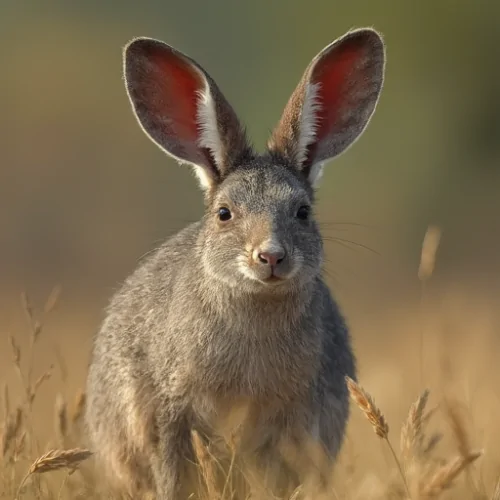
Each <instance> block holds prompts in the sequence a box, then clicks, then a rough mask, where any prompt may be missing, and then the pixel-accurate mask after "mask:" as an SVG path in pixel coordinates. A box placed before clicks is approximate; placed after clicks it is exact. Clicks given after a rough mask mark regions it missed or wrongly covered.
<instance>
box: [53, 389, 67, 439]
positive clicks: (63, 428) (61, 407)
mask: <svg viewBox="0 0 500 500" xmlns="http://www.w3.org/2000/svg"><path fill="white" fill-rule="evenodd" d="M54 410H55V411H54V413H55V415H54V417H55V422H54V427H55V433H56V436H57V439H58V441H59V444H60V445H62V446H64V444H65V442H66V437H67V435H68V411H67V407H66V401H64V398H63V396H62V395H61V394H58V395H57V397H56V403H55V408H54Z"/></svg>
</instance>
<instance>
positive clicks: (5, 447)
mask: <svg viewBox="0 0 500 500" xmlns="http://www.w3.org/2000/svg"><path fill="white" fill-rule="evenodd" d="M22 423H23V411H22V409H21V408H20V407H18V408H17V409H16V411H15V412H14V413H12V414H11V415H9V417H8V418H7V420H6V421H5V424H4V428H3V431H2V436H1V448H0V449H1V452H2V457H5V456H6V455H7V452H8V451H9V449H10V448H11V445H12V443H13V442H14V441H15V440H16V439H17V437H18V434H19V431H20V430H21V426H22Z"/></svg>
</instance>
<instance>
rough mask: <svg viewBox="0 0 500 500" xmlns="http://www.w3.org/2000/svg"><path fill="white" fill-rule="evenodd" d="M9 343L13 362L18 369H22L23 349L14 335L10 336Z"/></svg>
mask: <svg viewBox="0 0 500 500" xmlns="http://www.w3.org/2000/svg"><path fill="white" fill-rule="evenodd" d="M9 341H10V347H11V350H12V361H13V363H14V364H15V365H16V367H17V368H18V369H21V349H20V347H19V345H18V343H17V342H16V340H15V339H14V337H13V336H12V335H9Z"/></svg>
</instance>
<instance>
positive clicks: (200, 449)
mask: <svg viewBox="0 0 500 500" xmlns="http://www.w3.org/2000/svg"><path fill="white" fill-rule="evenodd" d="M191 439H192V443H193V449H194V453H195V455H196V459H197V461H198V465H199V466H200V470H201V474H202V477H203V482H204V483H205V488H206V490H207V499H209V500H217V499H220V498H221V496H220V494H219V492H218V490H217V479H216V472H215V468H214V464H213V461H212V457H211V456H210V453H209V452H208V450H207V448H206V446H205V444H204V443H203V441H202V439H201V437H200V435H199V434H198V432H196V431H192V432H191Z"/></svg>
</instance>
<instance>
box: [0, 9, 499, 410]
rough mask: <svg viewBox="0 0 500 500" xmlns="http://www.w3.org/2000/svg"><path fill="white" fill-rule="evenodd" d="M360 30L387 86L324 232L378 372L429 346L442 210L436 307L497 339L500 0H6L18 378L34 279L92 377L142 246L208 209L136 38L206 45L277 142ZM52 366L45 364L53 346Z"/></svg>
mask: <svg viewBox="0 0 500 500" xmlns="http://www.w3.org/2000/svg"><path fill="white" fill-rule="evenodd" d="M360 26H373V27H375V28H376V29H378V30H380V31H381V32H382V33H383V35H384V37H385V41H386V44H387V58H388V62H387V74H386V84H385V88H384V90H383V93H382V97H381V100H380V103H379V106H378V109H377V112H376V113H375V116H374V118H373V120H372V122H371V124H370V126H369V127H368V129H367V130H366V132H365V134H364V135H363V137H362V138H361V139H360V140H359V141H358V142H357V143H356V144H355V146H354V147H353V148H352V149H350V150H349V151H348V152H347V153H346V154H345V155H343V156H341V157H340V158H338V159H337V160H336V161H333V162H332V163H330V164H329V165H327V167H326V169H325V176H324V179H323V183H322V185H321V188H320V190H319V206H318V212H319V217H320V220H321V222H322V223H323V231H324V233H325V236H328V237H329V238H339V240H338V241H328V242H327V252H328V261H329V262H328V266H327V271H328V280H329V283H330V285H331V287H332V289H333V290H334V293H335V294H336V296H337V297H338V299H339V301H340V303H341V305H342V306H343V308H344V311H345V314H346V316H347V318H348V321H349V323H350V324H351V326H352V331H353V336H354V339H355V345H356V348H357V351H358V353H359V358H360V367H361V369H362V370H365V372H363V371H362V373H364V374H365V376H367V375H368V374H369V375H370V376H373V377H375V376H376V375H377V374H380V373H385V372H384V370H386V371H387V370H393V371H390V377H388V379H390V380H391V381H392V382H393V383H394V384H397V383H399V381H401V380H404V378H405V376H406V374H405V370H408V366H409V365H405V362H406V361H405V359H406V358H405V357H404V356H400V354H398V355H397V356H396V355H394V351H391V350H390V349H388V348H387V346H388V345H389V343H391V344H394V343H395V342H399V343H400V344H408V343H411V342H414V334H415V332H417V331H419V328H420V327H419V326H418V325H419V324H420V323H419V321H418V319H417V318H418V317H421V316H418V311H419V310H420V307H421V306H420V302H421V283H420V282H419V280H418V278H417V270H418V265H419V259H420V250H421V243H422V239H423V236H424V234H425V231H426V228H427V227H428V225H429V224H435V225H438V226H439V227H440V228H441V229H442V239H441V245H440V248H439V250H438V255H437V264H436V269H435V273H434V276H433V278H432V280H431V281H430V282H429V285H428V287H427V291H426V294H428V295H427V296H428V297H429V299H428V303H429V304H430V306H429V307H430V308H434V309H439V310H440V311H441V312H442V311H444V310H446V311H447V312H446V314H445V315H444V316H440V317H441V318H442V317H446V318H448V317H449V318H453V322H452V327H450V328H451V331H452V335H455V334H456V335H458V333H457V332H458V330H457V329H456V328H455V327H456V326H457V325H460V326H461V327H464V325H467V326H468V327H469V326H470V328H463V329H464V330H466V331H465V333H464V335H466V336H468V338H469V339H471V340H472V343H473V344H474V339H475V338H477V337H476V336H477V335H478V331H479V328H481V329H482V330H481V331H488V332H489V333H488V335H490V334H491V337H494V335H495V332H496V333H498V326H499V325H500V321H499V320H500V318H499V312H498V303H499V299H500V222H499V216H500V196H499V195H500V91H499V89H500V64H499V63H498V62H499V49H498V47H499V46H500V3H498V2H493V1H491V0H475V1H471V0H454V1H451V0H441V1H439V2H436V1H434V0H421V1H419V2H393V1H390V0H385V1H382V0H381V1H378V2H373V1H372V0H365V1H353V2H346V1H344V2H336V1H328V2H326V1H325V0H308V1H307V2H304V1H301V0H273V1H265V0H252V1H240V2H237V1H231V0H210V1H203V0H182V1H181V0H178V1H173V0H171V1H168V0H164V1H159V0H157V1H148V2H137V1H131V0H124V1H122V2H111V1H108V2H100V1H97V0H87V1H86V2H83V1H52V0H46V1H44V2H40V1H35V0H25V1H22V2H21V1H14V0H11V1H9V0H3V1H1V2H0V33H2V40H3V43H2V44H0V58H1V61H2V71H1V76H0V102H1V114H0V345H1V347H0V381H1V380H3V379H7V380H9V378H10V377H11V376H12V373H11V372H12V370H11V367H10V366H7V364H6V363H2V361H5V360H6V359H7V358H8V356H10V351H9V349H8V348H7V335H8V334H10V333H12V334H14V335H19V339H20V340H19V341H20V342H21V343H22V342H24V341H25V339H26V338H27V337H26V336H24V337H23V335H25V333H23V331H24V330H23V329H25V323H24V318H23V311H22V308H21V306H20V304H19V294H20V292H21V291H22V290H25V291H27V292H28V293H29V294H30V295H31V297H32V300H33V302H34V304H38V305H40V304H42V303H43V300H44V297H45V296H46V295H47V294H48V293H49V291H50V289H51V288H52V286H53V285H54V284H60V285H61V286H62V290H63V291H62V295H61V300H60V303H59V309H58V311H57V313H55V314H53V315H52V316H51V319H50V320H49V323H50V324H49V325H48V326H47V336H48V341H47V343H45V344H44V347H41V349H42V352H46V353H47V354H50V353H52V352H53V350H54V348H55V347H54V346H56V345H57V346H58V349H59V350H60V351H61V352H62V357H63V358H65V359H67V360H70V361H69V363H70V367H71V370H70V371H71V372H72V373H75V374H76V375H75V376H74V380H73V382H72V383H73V385H81V384H82V383H83V381H84V375H85V369H86V365H87V361H88V353H89V349H90V345H91V337H92V335H93V334H94V332H95V330H96V329H97V327H98V324H99V322H100V320H101V318H102V310H103V308H104V307H105V305H106V303H107V301H108V299H109V297H110V295H111V294H112V293H113V291H114V290H115V289H116V288H117V287H118V286H119V284H120V282H121V281H122V280H123V279H124V278H125V277H126V276H127V275H128V274H129V273H130V272H131V271H132V270H133V269H134V267H135V266H136V265H137V262H138V260H139V259H140V258H141V257H142V256H143V255H144V254H145V253H146V252H148V251H149V250H151V249H152V248H153V247H155V246H156V245H158V244H159V243H160V242H161V241H162V240H163V239H164V238H166V237H168V236H169V235H171V234H172V233H173V232H175V231H177V230H179V229H180V228H181V227H183V226H184V225H186V224H187V223H188V222H191V221H194V220H196V219H197V218H199V217H200V216H201V214H202V210H203V205H202V196H201V194H200V192H199V190H198V188H197V184H196V181H195V180H194V178H193V175H192V174H191V172H190V171H189V169H187V168H185V167H180V166H178V165H176V164H175V163H174V162H173V161H172V160H170V159H169V158H167V157H166V156H165V155H164V154H163V153H162V152H161V151H160V150H159V149H158V148H157V147H155V146H154V145H153V143H151V142H150V141H149V140H148V139H147V138H146V136H145V135H144V133H143V132H142V131H141V130H140V128H139V126H138V125H137V123H136V121H135V119H134V117H133V115H132V112H131V109H130V107H129V103H128V100H127V97H126V94H125V90H124V85H123V81H122V74H121V70H122V67H121V50H122V47H123V46H124V44H125V43H126V42H127V41H128V40H130V39H131V38H132V37H135V36H140V35H144V36H149V37H155V38H159V39H162V40H164V41H166V42H167V43H169V44H171V45H173V46H175V47H177V48H179V49H180V50H182V51H184V52H186V53H187V54H189V55H190V56H191V57H193V58H194V59H196V60H197V61H198V62H199V63H200V64H201V65H202V66H203V67H205V68H206V69H207V71H208V72H209V73H210V74H211V75H212V76H213V78H214V79H215V80H216V81H217V82H218V84H219V86H220V87H221V88H222V90H223V92H224V93H225V95H226V96H227V98H228V99H229V100H230V102H231V103H232V104H233V105H234V107H235V109H236V110H237V112H238V114H239V115H240V117H241V119H242V121H244V122H245V123H246V125H247V127H248V131H249V135H250V136H251V137H252V138H253V140H254V142H255V144H256V146H257V147H258V148H260V149H262V148H263V147H264V145H265V141H266V139H267V136H268V134H269V132H270V130H271V129H272V127H273V126H274V125H275V124H276V123H277V121H278V119H279V117H280V114H281V112H282V109H283V107H284V105H285V103H286V101H287V99H288V97H289V96H290V94H291V92H292V91H293V89H294V87H295V85H296V84H297V82H298V80H299V78H300V77H301V75H302V72H303V71H304V69H305V67H306V66H307V64H308V63H309V61H310V59H311V58H312V57H313V56H314V55H315V54H316V53H317V52H318V51H319V50H321V49H322V48H323V47H324V46H325V45H327V44H328V43H329V42H331V41H332V40H333V39H335V38H337V37H338V36H340V35H342V34H343V33H344V32H345V31H347V30H348V29H350V28H352V27H360ZM415 311H416V312H415ZM443 314H444V313H443ZM440 321H441V320H440ZM478 322H479V323H480V325H479V323H478ZM439 324H440V325H441V323H439ZM447 324H448V323H447ZM478 325H479V326H478ZM448 326H449V325H448ZM429 328H431V327H429ZM431 330H432V328H431ZM429 335H430V336H431V337H432V335H433V334H432V333H430V334H429ZM23 339H24V340H23ZM381 339H383V341H382V342H381ZM430 341H431V340H429V342H430ZM375 345H377V346H378V349H377V350H374V346H375ZM412 345H416V344H412ZM43 349H45V350H46V351H43ZM412 352H413V353H414V350H413V351H412ZM468 352H469V354H470V351H468ZM396 358H397V359H396ZM36 362H39V363H40V366H42V365H43V364H44V363H45V364H46V360H45V359H44V357H43V355H40V358H39V359H37V361H36ZM398 363H399V364H398ZM462 366H463V365H462ZM40 369H41V368H40ZM370 380H371V382H372V385H376V383H375V381H374V379H373V378H371V379H370ZM401 383H403V382H401ZM54 384H55V382H54ZM390 387H391V386H390V385H387V384H386V392H385V393H384V394H387V397H390V395H391V392H390V390H389V389H390ZM388 388H389V389H388ZM47 390H48V389H47ZM413 395H414V393H413V394H412V395H410V397H409V400H410V401H411V400H412V397H411V396H413Z"/></svg>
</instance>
